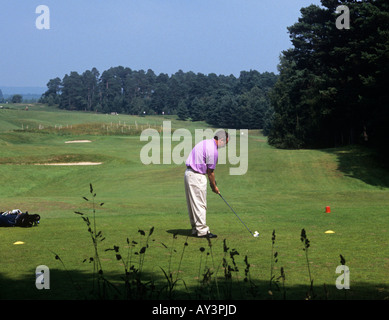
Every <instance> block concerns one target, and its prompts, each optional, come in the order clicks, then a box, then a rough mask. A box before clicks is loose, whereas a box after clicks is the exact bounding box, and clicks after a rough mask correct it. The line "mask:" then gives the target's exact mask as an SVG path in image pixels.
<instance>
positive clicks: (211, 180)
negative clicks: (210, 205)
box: [207, 169, 220, 194]
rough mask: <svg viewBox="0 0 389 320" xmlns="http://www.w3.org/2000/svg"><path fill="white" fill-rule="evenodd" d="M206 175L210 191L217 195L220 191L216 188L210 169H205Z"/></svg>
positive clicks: (213, 174) (213, 173)
mask: <svg viewBox="0 0 389 320" xmlns="http://www.w3.org/2000/svg"><path fill="white" fill-rule="evenodd" d="M207 174H208V179H209V184H210V186H211V189H212V191H213V192H215V193H217V194H219V193H220V191H219V189H218V187H217V186H216V180H215V172H213V170H212V169H207Z"/></svg>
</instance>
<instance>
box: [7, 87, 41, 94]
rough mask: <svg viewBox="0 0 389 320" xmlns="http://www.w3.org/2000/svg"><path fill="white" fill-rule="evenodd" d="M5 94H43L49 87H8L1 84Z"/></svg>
mask: <svg viewBox="0 0 389 320" xmlns="http://www.w3.org/2000/svg"><path fill="white" fill-rule="evenodd" d="M0 89H1V91H3V95H14V94H21V95H24V94H38V95H41V94H43V93H44V92H45V91H46V90H47V88H45V87H6V86H4V87H3V86H0Z"/></svg>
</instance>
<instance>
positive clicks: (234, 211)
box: [219, 193, 254, 236]
mask: <svg viewBox="0 0 389 320" xmlns="http://www.w3.org/2000/svg"><path fill="white" fill-rule="evenodd" d="M219 196H220V197H221V198H222V199H223V200H224V202H225V203H226V204H227V206H229V207H230V209H231V210H232V212H233V213H235V215H236V216H237V217H238V219H239V220H240V222H242V224H243V225H244V226H245V227H246V229H247V230H248V231H249V232H250V233H251V235H252V236H254V234H253V233H252V232H251V231H250V229H249V228H248V227H247V226H246V224H245V223H244V222H243V221H242V219H241V218H240V217H239V216H238V215H237V213H236V212H235V210H234V209H232V207H231V206H230V205H229V204H228V202H227V201H226V199H224V198H223V196H222V194H221V193H219Z"/></svg>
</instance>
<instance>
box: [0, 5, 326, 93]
mask: <svg viewBox="0 0 389 320" xmlns="http://www.w3.org/2000/svg"><path fill="white" fill-rule="evenodd" d="M310 4H317V5H320V0H0V31H1V32H0V43H1V45H0V88H1V86H38V87H46V84H47V82H48V81H49V80H50V79H52V78H55V77H60V78H61V79H62V78H63V76H64V75H65V74H69V73H70V72H71V71H77V72H79V73H82V72H84V71H85V70H90V69H92V68H93V67H96V68H97V69H98V70H99V71H100V73H102V72H103V71H104V70H107V69H109V68H110V67H116V66H119V65H121V66H124V67H129V68H131V69H133V70H140V69H143V70H145V71H146V70H147V69H152V70H153V71H154V72H155V73H156V74H159V73H167V74H169V75H170V74H172V73H175V72H177V71H178V70H180V69H181V70H183V71H184V72H188V71H193V72H195V73H198V72H201V73H204V74H209V73H216V74H224V75H230V74H234V75H235V76H239V73H240V71H242V70H245V71H249V70H251V69H252V70H258V71H259V72H265V71H269V72H275V73H276V72H277V64H278V62H279V55H280V53H281V51H282V50H285V49H287V48H290V47H291V42H290V40H289V36H288V33H287V29H286V28H287V27H288V26H290V25H292V24H294V23H295V22H297V19H298V18H299V17H300V9H301V8H302V7H307V6H309V5H310ZM39 5H46V6H47V7H48V8H49V10H50V16H49V18H50V21H49V22H50V29H49V30H46V29H42V30H40V29H38V28H37V27H36V20H37V19H38V18H39V17H40V15H41V12H39V13H36V8H37V7H38V6H39ZM38 20H39V19H38ZM39 21H40V20H39ZM46 22H47V20H46Z"/></svg>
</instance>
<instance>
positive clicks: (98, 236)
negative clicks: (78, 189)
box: [74, 183, 117, 298]
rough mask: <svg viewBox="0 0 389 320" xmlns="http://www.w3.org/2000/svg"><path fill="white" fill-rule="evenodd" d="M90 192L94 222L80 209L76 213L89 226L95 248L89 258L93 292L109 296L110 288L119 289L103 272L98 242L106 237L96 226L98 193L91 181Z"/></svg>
mask: <svg viewBox="0 0 389 320" xmlns="http://www.w3.org/2000/svg"><path fill="white" fill-rule="evenodd" d="M89 192H90V194H91V195H92V199H91V202H92V213H93V217H92V218H93V220H92V222H91V221H90V219H89V217H88V216H87V215H86V214H85V213H83V212H79V211H75V212H74V213H76V214H78V215H81V218H82V219H83V220H84V222H85V223H86V225H87V227H88V232H89V234H90V236H91V240H92V244H93V248H94V256H93V257H90V258H89V262H90V263H93V277H92V279H93V282H92V284H93V287H92V292H95V293H97V295H98V296H99V298H107V295H108V289H109V288H113V289H115V290H117V289H116V288H115V286H113V285H112V284H111V283H110V282H109V281H108V280H107V279H105V277H104V274H103V268H102V264H101V260H100V256H99V250H98V244H99V243H100V242H102V241H104V240H105V238H104V237H103V235H102V232H101V231H97V227H96V203H95V198H96V193H94V191H93V186H92V184H91V183H90V184H89ZM82 198H83V199H84V200H85V201H88V202H89V201H90V200H89V199H88V198H87V197H82ZM103 205H104V203H100V206H103ZM85 261H86V259H85V260H84V261H83V262H85Z"/></svg>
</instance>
